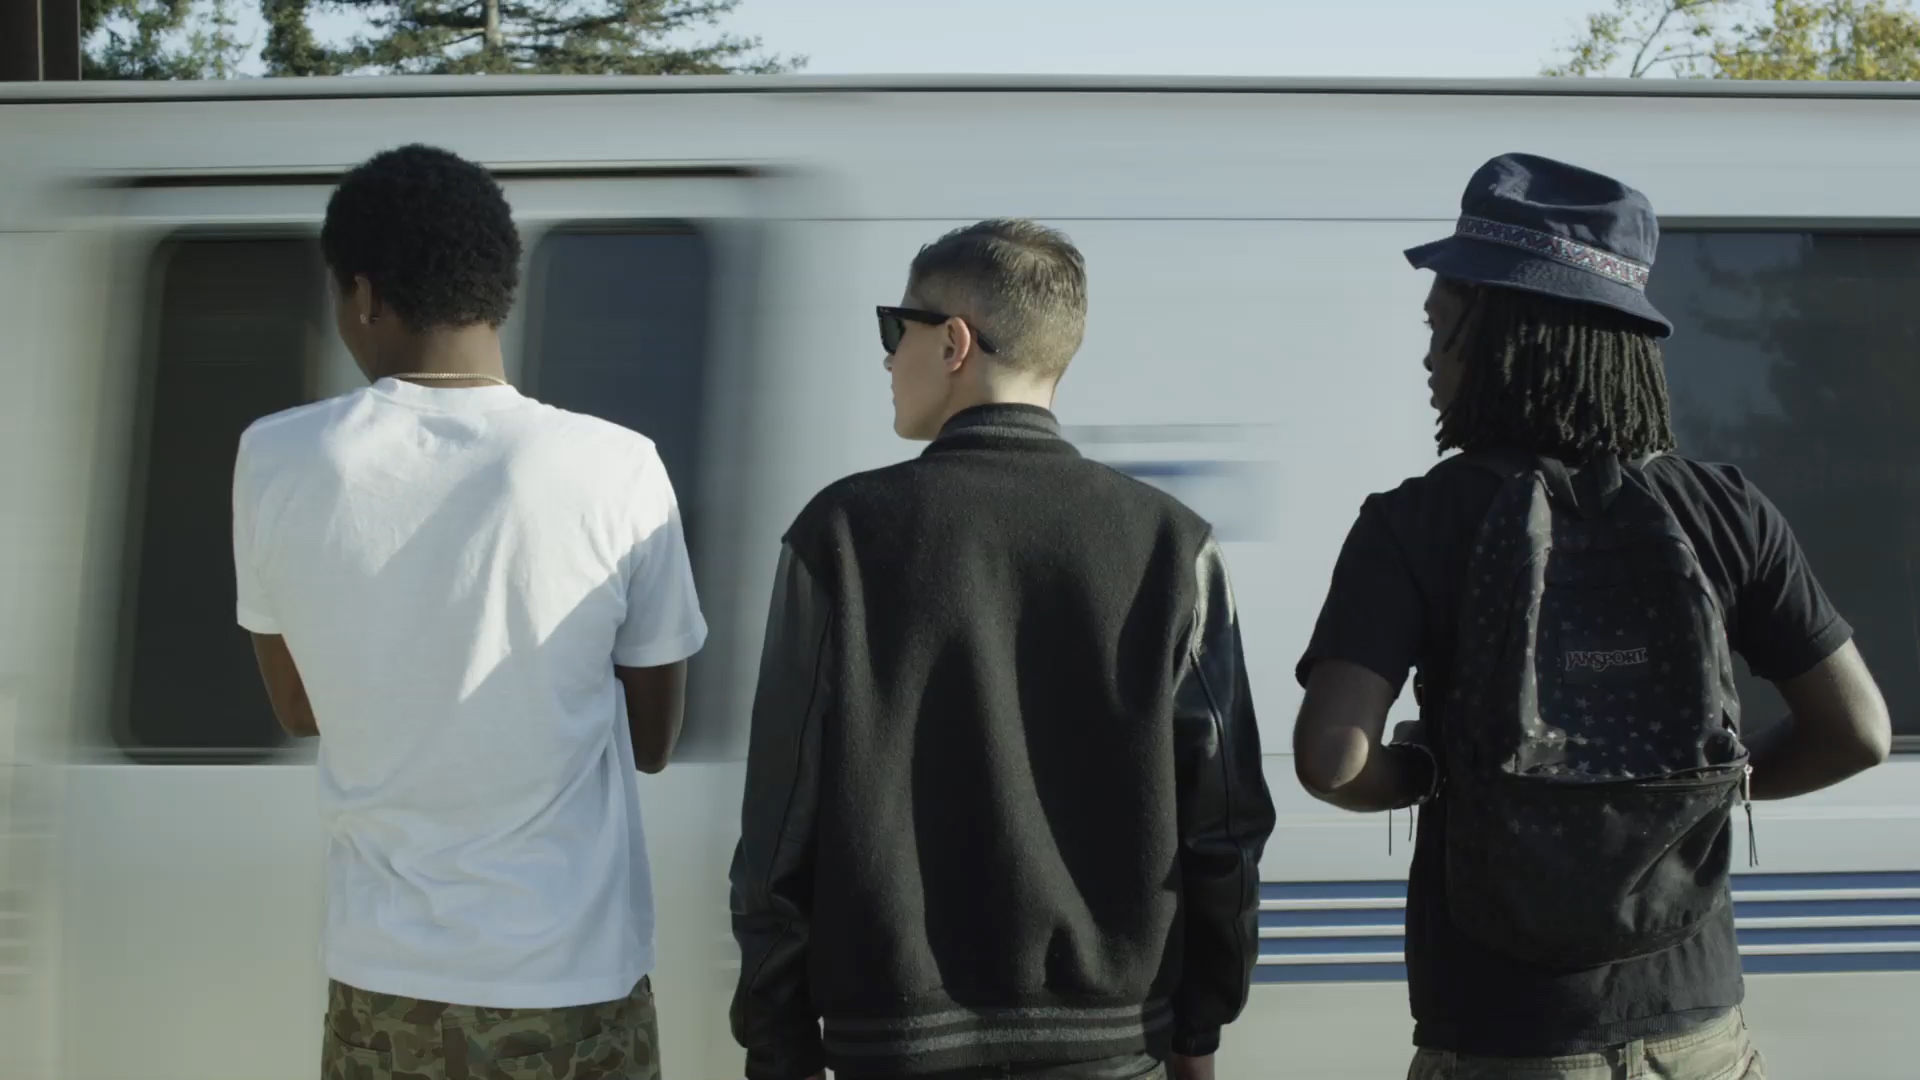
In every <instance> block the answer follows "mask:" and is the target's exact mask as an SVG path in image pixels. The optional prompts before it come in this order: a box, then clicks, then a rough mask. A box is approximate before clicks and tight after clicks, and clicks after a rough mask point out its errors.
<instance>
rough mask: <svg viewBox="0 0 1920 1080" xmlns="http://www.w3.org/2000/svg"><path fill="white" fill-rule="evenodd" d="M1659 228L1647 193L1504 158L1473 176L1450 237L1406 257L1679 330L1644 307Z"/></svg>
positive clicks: (1539, 160) (1544, 163) (1550, 165)
mask: <svg viewBox="0 0 1920 1080" xmlns="http://www.w3.org/2000/svg"><path fill="white" fill-rule="evenodd" d="M1659 246H1660V222H1659V220H1658V219H1657V218H1655V217H1654V214H1653V204H1652V203H1650V202H1648V201H1647V197H1646V196H1645V195H1642V194H1640V193H1639V192H1638V191H1635V190H1634V189H1632V188H1630V187H1628V186H1627V185H1625V184H1622V183H1621V182H1620V181H1618V180H1615V179H1613V178H1611V177H1607V176H1602V175H1600V174H1599V173H1596V172H1589V171H1588V170H1586V169H1582V168H1579V167H1577V166H1573V165H1567V164H1565V163H1563V162H1558V161H1553V160H1551V159H1549V158H1543V157H1537V156H1535V155H1533V154H1502V155H1500V156H1499V157H1497V158H1494V159H1493V160H1492V161H1489V162H1487V163H1486V164H1485V165H1482V166H1480V171H1478V172H1476V173H1474V174H1473V179H1472V180H1471V181H1469V182H1468V184H1467V191H1466V194H1464V195H1462V196H1461V197H1460V222H1459V224H1458V225H1457V226H1456V227H1455V228H1454V233H1453V235H1452V236H1449V237H1447V238H1446V239H1445V240H1436V241H1434V242H1433V243H1431V244H1423V245H1421V246H1420V247H1417V248H1413V249H1411V250H1409V251H1408V252H1407V261H1408V262H1410V263H1412V264H1413V265H1414V267H1415V268H1416V269H1419V270H1432V271H1433V272H1435V273H1437V274H1439V275H1441V276H1442V277H1449V278H1456V279H1458V280H1461V281H1470V282H1474V283H1477V284H1480V285H1495V286H1499V287H1502V288H1508V289H1523V290H1525V291H1527V292H1533V293H1542V294H1545V295H1547V296H1556V297H1559V298H1560V299H1562V300H1574V301H1579V302H1581V303H1587V304H1600V305H1602V306H1604V307H1610V308H1613V309H1614V310H1616V311H1624V312H1626V313H1627V314H1629V315H1632V316H1635V317H1637V318H1640V319H1644V320H1646V321H1647V322H1649V323H1651V324H1653V327H1654V328H1655V332H1654V336H1655V337H1667V336H1669V335H1671V334H1672V333H1673V324H1672V323H1670V322H1668V321H1667V317H1666V316H1664V315H1662V314H1660V312H1659V311H1658V310H1656V309H1655V308H1654V306H1653V304H1652V302H1651V301H1649V300H1648V299H1647V278H1648V277H1649V276H1650V275H1651V274H1652V272H1653V256H1654V250H1655V249H1656V248H1658V247H1659Z"/></svg>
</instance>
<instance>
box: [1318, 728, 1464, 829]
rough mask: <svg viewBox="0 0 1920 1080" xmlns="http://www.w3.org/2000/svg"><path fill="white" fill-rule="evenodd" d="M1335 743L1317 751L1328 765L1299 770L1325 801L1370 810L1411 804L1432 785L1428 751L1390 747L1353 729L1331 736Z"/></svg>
mask: <svg viewBox="0 0 1920 1080" xmlns="http://www.w3.org/2000/svg"><path fill="white" fill-rule="evenodd" d="M1327 738H1328V739H1329V740H1331V741H1332V743H1333V745H1330V746H1322V747H1320V748H1318V750H1317V752H1316V753H1314V754H1313V757H1312V760H1313V761H1316V762H1331V763H1332V767H1330V768H1324V769H1319V768H1313V767H1310V766H1309V767H1306V768H1301V769H1299V770H1298V771H1299V773H1300V782H1301V784H1302V785H1303V786H1305V787H1306V789H1307V792H1308V793H1309V794H1311V795H1312V796H1313V797H1314V798H1316V799H1319V800H1320V801H1322V802H1325V803H1330V804H1332V805H1334V806H1337V807H1339V808H1341V809H1342V810H1352V811H1355V812H1358V813H1372V812H1375V811H1380V810H1397V809H1399V808H1401V807H1403V806H1410V805H1412V804H1413V803H1414V802H1416V801H1418V800H1419V799H1420V797H1421V796H1423V795H1425V794H1427V792H1428V791H1429V790H1430V789H1431V787H1432V785H1433V763H1432V759H1431V758H1430V757H1429V756H1428V755H1427V754H1426V752H1425V751H1423V750H1421V749H1418V748H1416V747H1412V746H1404V745H1387V744H1383V743H1381V742H1379V741H1378V740H1376V739H1371V738H1368V737H1367V735H1366V733H1365V732H1362V731H1360V730H1358V729H1355V728H1348V729H1346V730H1344V731H1341V732H1337V733H1333V734H1330V735H1328V736H1327Z"/></svg>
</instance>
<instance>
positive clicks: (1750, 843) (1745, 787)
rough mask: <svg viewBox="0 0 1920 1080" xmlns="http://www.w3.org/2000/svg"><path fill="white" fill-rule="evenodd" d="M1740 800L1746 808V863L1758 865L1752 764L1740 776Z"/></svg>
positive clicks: (1758, 854) (1758, 851) (1758, 855)
mask: <svg viewBox="0 0 1920 1080" xmlns="http://www.w3.org/2000/svg"><path fill="white" fill-rule="evenodd" d="M1740 801H1741V802H1742V803H1744V804H1745V805H1746V808H1747V865H1748V866H1759V865H1760V849H1759V847H1758V846H1756V844H1755V841H1754V832H1753V766H1751V765H1749V766H1747V772H1746V775H1745V776H1743V777H1741V778H1740Z"/></svg>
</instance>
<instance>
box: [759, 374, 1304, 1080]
mask: <svg viewBox="0 0 1920 1080" xmlns="http://www.w3.org/2000/svg"><path fill="white" fill-rule="evenodd" d="M1272 828H1273V806H1272V802H1271V800H1270V798H1269V795H1268V792H1267V787H1266V783H1265V780H1264V778H1263V775H1262V772H1261V756H1260V739H1259V732H1258V730H1257V728H1256V726H1255V721H1254V712H1253V704H1252V701H1251V700H1250V697H1249V693H1248V684H1247V676H1246V671H1245V668H1244V664H1243V659H1242V655H1241V647H1240V635H1239V628H1238V623H1237V621H1236V618H1235V611H1234V602H1233V595H1232V591H1231V589H1230V588H1229V586H1228V582H1227V577H1226V571H1225V567H1224V564H1223V562H1222V560H1221V555H1220V550H1219V547H1218V545H1217V544H1216V543H1215V542H1214V540H1213V537H1212V534H1211V530H1210V529H1209V527H1208V526H1207V525H1206V523H1205V522H1204V521H1202V520H1201V519H1200V518H1198V517H1197V516H1196V515H1194V514H1193V513H1192V512H1191V511H1189V510H1188V509H1187V508H1186V507H1184V506H1182V505H1181V504H1180V503H1178V502H1177V501H1175V500H1174V499H1172V498H1170V497H1169V496H1167V495H1165V494H1163V493H1161V492H1159V491H1157V490H1155V489H1154V488H1151V487H1149V486H1147V485H1144V484H1141V483H1138V482H1137V481H1134V480H1132V479H1130V478H1128V477H1126V476H1124V475H1122V474H1120V473H1118V472H1115V471H1113V470H1111V469H1108V468H1106V467H1105V466H1102V465H1099V464H1096V463H1093V462H1090V461H1087V460H1086V459H1084V458H1082V457H1081V456H1080V455H1079V453H1078V452H1077V451H1075V450H1074V448H1073V447H1072V445H1071V444H1069V443H1067V442H1066V441H1065V440H1063V439H1062V438H1060V436H1059V434H1058V429H1057V427H1056V426H1055V423H1054V421H1053V418H1052V416H1051V414H1050V413H1048V412H1046V411H1045V410H1041V409H1036V408H1031V407H1022V406H990V407H986V408H982V409H976V410H970V411H968V412H965V413H962V414H961V415H959V416H957V417H955V418H954V420H953V421H952V422H951V423H950V424H949V425H948V426H947V428H946V429H945V430H944V431H943V432H942V434H941V436H940V438H939V439H937V440H935V441H934V443H933V444H932V445H931V446H929V447H928V448H927V450H926V451H925V453H923V454H922V455H921V456H920V457H919V458H917V459H915V460H912V461H909V462H906V463H903V464H901V465H896V466H893V467H890V468H886V469H880V470H877V471H874V472H870V473H862V474H858V475H856V476H852V477H848V478H846V479H845V480H842V481H840V482H838V483H836V484H834V485H832V486H830V487H828V488H827V489H826V490H825V491H823V492H822V493H821V494H820V495H819V496H817V497H816V498H815V499H814V500H813V502H812V503H811V504H810V505H809V506H808V507H807V509H806V510H804V511H803V512H802V513H801V514H800V516H799V518H798V519H797V520H796V521H795V523H794V525H793V527H792V528H791V529H790V530H789V531H788V533H787V535H786V537H785V540H784V543H783V546H782V548H781V552H780V560H779V566H778V572H777V576H776V580H775V584H774V589H773V600H772V606H771V610H770V613H769V616H768V623H767V631H766V640H765V644H764V647H763V651H762V655H761V665H760V676H759V686H758V691H757V693H756V696H755V699H754V706H753V731H752V737H751V745H750V749H749V753H748V763H747V786H746V798H745V805H744V808H743V811H742V818H741V841H740V846H739V848H738V850H737V851H736V853H735V856H734V862H733V869H732V886H733V892H732V896H733V900H732V906H733V925H734V935H735V937H736V939H737V940H738V942H739V945H740V951H741V974H740V983H739V987H738V990H737V992H736V995H735V998H734V1004H733V1010H732V1022H733V1031H734V1035H735V1037H736V1038H737V1039H738V1040H739V1041H740V1043H741V1044H742V1045H743V1046H745V1047H746V1049H747V1070H746V1072H747V1076H748V1078H749V1080H798V1078H800V1077H806V1076H810V1075H812V1074H814V1073H816V1072H818V1071H820V1069H821V1068H822V1066H830V1067H832V1068H833V1069H834V1071H835V1072H836V1073H838V1074H841V1075H848V1076H859V1075H863V1074H869V1075H871V1074H889V1075H897V1074H902V1073H906V1074H912V1073H924V1072H935V1071H944V1070H949V1069H957V1068H967V1067H972V1066H977V1065H997V1064H1016V1065H1035V1066H1039V1065H1047V1064H1056V1063H1068V1062H1076V1061H1093V1060H1098V1059H1104V1058H1109V1057H1114V1056H1118V1055H1125V1054H1132V1053H1141V1052H1145V1053H1149V1054H1152V1055H1154V1056H1157V1057H1164V1056H1165V1055H1167V1054H1168V1053H1172V1052H1178V1053H1184V1054H1204V1053H1210V1052H1212V1051H1213V1049H1214V1048H1215V1047H1216V1046H1217V1044H1218V1042H1219V1037H1220V1028H1221V1026H1222V1025H1224V1024H1226V1023H1228V1022H1229V1021H1231V1020H1233V1019H1234V1018H1235V1017H1236V1016H1238V1015H1239V1013H1240V1011H1241V1009H1242V1008H1243V1007H1244V1005H1245V1003H1246V997H1247V991H1248V983H1249V980H1250V978H1251V975H1252V971H1253V967H1254V963H1255V960H1256V958H1257V956H1258V953H1259V927H1258V907H1259V861H1260V855H1261V851H1262V849H1263V847H1264V845H1265V843H1266V839H1267V836H1268V834H1269V833H1270V832H1271V831H1272Z"/></svg>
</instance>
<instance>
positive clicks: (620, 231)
mask: <svg viewBox="0 0 1920 1080" xmlns="http://www.w3.org/2000/svg"><path fill="white" fill-rule="evenodd" d="M711 262H712V258H711V253H710V250H709V247H708V244H707V240H706V237H704V236H703V235H701V233H700V232H699V231H698V230H697V229H695V228H693V227H692V226H690V225H683V224H678V223H664V224H659V225H650V224H649V225H631V226H609V227H597V228H589V227H574V228H565V229H560V230H557V231H555V232H551V233H548V234H547V235H546V237H545V238H543V239H542V240H541V241H540V243H539V245H538V246H537V247H536V248H535V249H534V257H533V275H532V291H531V292H530V294H529V299H530V301H531V306H530V315H529V324H528V330H527V349H526V358H525V361H524V364H523V368H522V370H523V381H524V382H525V384H526V388H527V392H528V393H529V394H531V395H533V396H534V397H537V398H539V399H540V400H541V401H544V402H546V403H548V404H549V405H557V406H559V407H560V408H563V409H571V410H573V411H575V412H582V413H589V414H591V415H594V416H598V417H600V418H601V419H603V420H611V421H613V422H614V423H616V424H621V425H624V426H626V427H629V428H632V429H633V430H635V431H638V432H640V433H642V434H644V435H646V436H647V437H648V438H649V439H652V440H653V442H654V445H655V446H656V447H657V448H658V449H659V451H660V459H661V461H662V462H663V463H665V465H666V467H667V475H668V476H669V477H670V478H671V479H672V481H673V487H674V492H675V493H676V494H677V495H678V497H679V499H680V509H681V516H682V519H683V521H684V523H685V528H686V532H687V545H688V547H689V548H690V549H691V550H693V551H696V552H697V551H698V550H699V545H698V542H697V541H698V537H699V527H700V522H699V516H700V515H699V492H700V490H701V487H700V482H701V479H702V477H701V465H702V455H701V442H702V439H703V437H704V435H705V419H706V408H705V405H706V386H707V337H708V316H707V312H708V301H709V292H710V280H709V279H710V277H711V271H712V266H711Z"/></svg>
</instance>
